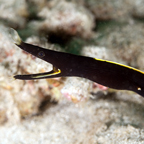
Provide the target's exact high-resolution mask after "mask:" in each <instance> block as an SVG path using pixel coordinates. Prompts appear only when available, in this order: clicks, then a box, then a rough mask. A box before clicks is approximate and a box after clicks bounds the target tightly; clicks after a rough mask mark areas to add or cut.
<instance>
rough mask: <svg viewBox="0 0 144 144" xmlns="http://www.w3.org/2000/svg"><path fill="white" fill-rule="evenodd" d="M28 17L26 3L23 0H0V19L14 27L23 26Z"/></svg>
mask: <svg viewBox="0 0 144 144" xmlns="http://www.w3.org/2000/svg"><path fill="white" fill-rule="evenodd" d="M27 17H28V10H27V4H26V1H25V0H21V1H18V0H8V1H5V0H1V1H0V20H1V21H3V22H4V23H5V24H7V25H9V26H11V27H14V28H17V27H19V28H23V27H24V26H25V24H26V18H27Z"/></svg>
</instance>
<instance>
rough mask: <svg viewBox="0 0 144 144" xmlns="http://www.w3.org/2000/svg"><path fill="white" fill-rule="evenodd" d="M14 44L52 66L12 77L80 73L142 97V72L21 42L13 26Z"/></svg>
mask: <svg viewBox="0 0 144 144" xmlns="http://www.w3.org/2000/svg"><path fill="white" fill-rule="evenodd" d="M13 33H14V36H13V39H14V40H15V44H16V45H17V46H18V47H19V48H21V49H22V50H24V51H26V52H28V53H30V54H32V55H34V56H36V57H38V58H40V59H42V60H44V61H46V62H49V63H51V64H52V65H53V70H51V71H50V72H45V73H38V74H30V75H15V76H14V78H15V79H21V80H34V79H45V78H54V77H72V76H76V77H83V78H86V79H89V80H92V81H94V82H96V83H99V84H101V85H104V86H107V87H109V88H113V89H117V90H130V91H134V92H136V93H138V94H139V95H141V96H143V97H144V72H142V71H140V70H138V69H135V68H132V67H129V66H126V65H123V64H119V63H115V62H112V61H107V60H102V59H96V58H91V57H85V56H79V55H73V54H69V53H64V52H58V51H53V50H49V49H45V48H42V47H38V46H34V45H31V44H28V43H25V42H23V41H22V40H21V39H20V37H19V36H18V34H17V32H16V31H14V30H13Z"/></svg>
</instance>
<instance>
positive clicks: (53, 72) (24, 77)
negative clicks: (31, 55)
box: [13, 66, 61, 80]
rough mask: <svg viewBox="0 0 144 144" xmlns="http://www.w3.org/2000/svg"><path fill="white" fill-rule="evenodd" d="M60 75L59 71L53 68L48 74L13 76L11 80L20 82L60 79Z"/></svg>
mask: <svg viewBox="0 0 144 144" xmlns="http://www.w3.org/2000/svg"><path fill="white" fill-rule="evenodd" d="M60 74H61V70H60V69H58V68H56V67H54V66H53V70H51V71H49V72H44V73H37V74H27V75H15V76H13V78H14V79H20V80H36V79H46V78H54V77H60Z"/></svg>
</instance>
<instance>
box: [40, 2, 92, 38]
mask: <svg viewBox="0 0 144 144" xmlns="http://www.w3.org/2000/svg"><path fill="white" fill-rule="evenodd" d="M39 17H42V18H44V19H45V20H44V21H43V22H41V23H40V25H39V30H40V31H41V32H44V33H46V34H48V35H49V39H52V38H51V37H53V39H54V40H59V41H61V40H66V39H69V38H70V37H72V36H79V37H82V38H90V37H91V35H92V29H93V28H94V17H93V15H92V14H91V13H90V12H89V11H88V10H87V9H85V8H84V7H83V6H81V5H77V4H76V3H72V2H66V1H58V2H57V3H56V4H55V5H54V6H53V7H52V8H51V9H49V8H48V7H47V6H46V7H44V8H43V9H42V11H41V12H40V13H39Z"/></svg>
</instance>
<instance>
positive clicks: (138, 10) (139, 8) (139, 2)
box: [132, 0, 144, 18]
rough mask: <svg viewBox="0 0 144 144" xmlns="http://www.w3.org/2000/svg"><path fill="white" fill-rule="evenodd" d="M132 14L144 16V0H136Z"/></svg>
mask: <svg viewBox="0 0 144 144" xmlns="http://www.w3.org/2000/svg"><path fill="white" fill-rule="evenodd" d="M132 14H133V16H134V17H136V18H144V0H136V1H135V2H134V6H133V10H132Z"/></svg>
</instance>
